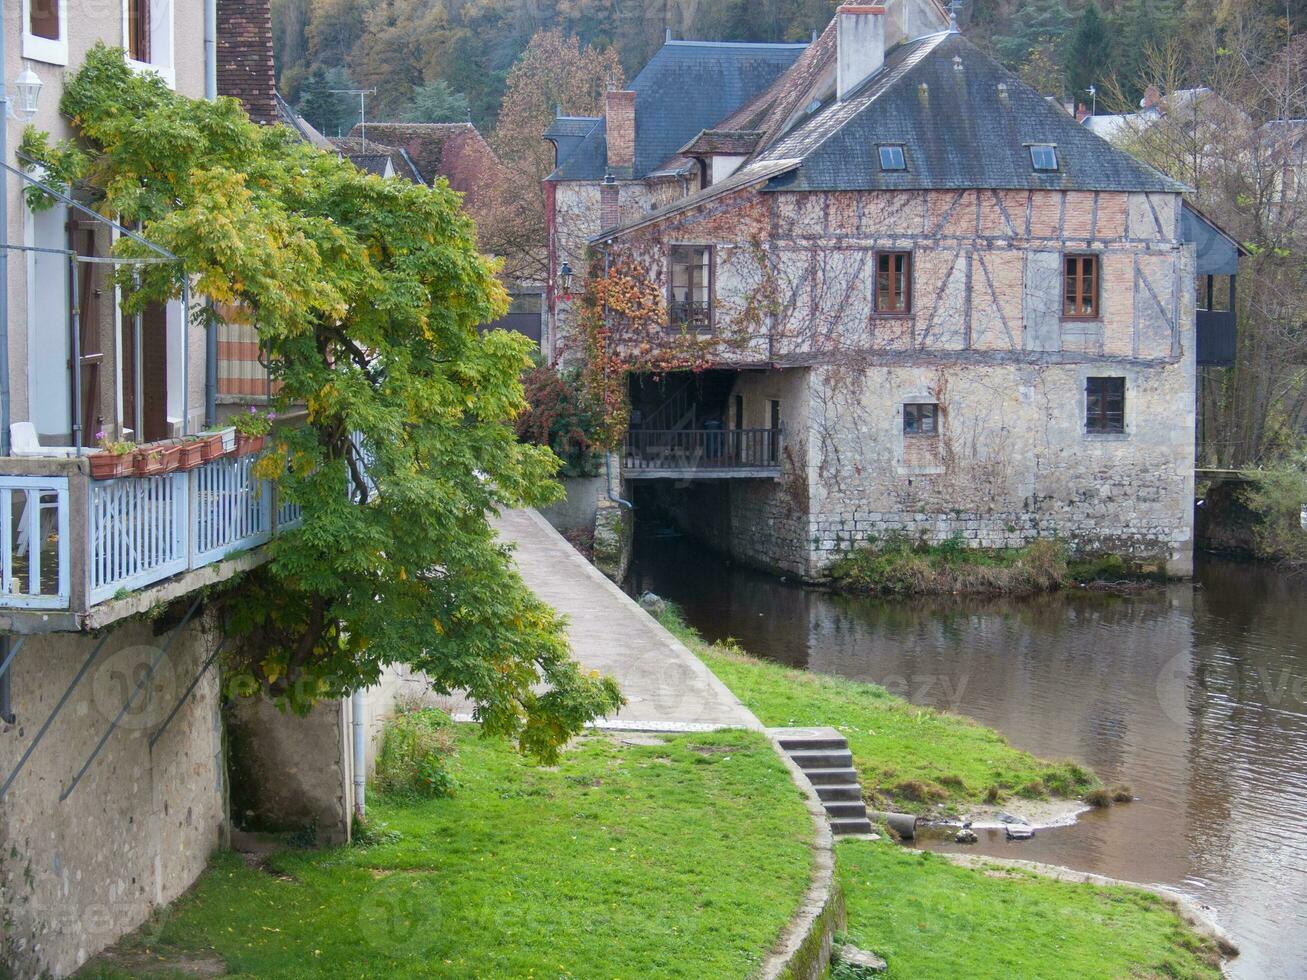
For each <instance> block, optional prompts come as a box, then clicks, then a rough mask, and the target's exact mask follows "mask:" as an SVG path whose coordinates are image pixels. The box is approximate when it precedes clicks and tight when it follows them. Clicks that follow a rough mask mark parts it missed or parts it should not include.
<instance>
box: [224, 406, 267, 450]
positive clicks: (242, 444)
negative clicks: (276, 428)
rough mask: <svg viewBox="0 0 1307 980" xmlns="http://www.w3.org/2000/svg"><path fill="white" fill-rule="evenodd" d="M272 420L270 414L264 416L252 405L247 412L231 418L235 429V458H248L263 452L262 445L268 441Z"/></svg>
mask: <svg viewBox="0 0 1307 980" xmlns="http://www.w3.org/2000/svg"><path fill="white" fill-rule="evenodd" d="M273 418H274V416H273V415H272V414H271V413H269V414H267V415H264V414H263V413H262V412H259V411H258V410H256V409H255V408H254V406H253V405H251V406H250V410H249V411H248V412H242V413H241V414H240V415H236V416H234V417H233V418H232V424H233V425H234V426H235V428H236V455H237V456H248V455H249V454H250V453H257V452H261V451H262V450H263V446H264V443H266V442H267V441H268V433H269V432H271V431H272V420H273Z"/></svg>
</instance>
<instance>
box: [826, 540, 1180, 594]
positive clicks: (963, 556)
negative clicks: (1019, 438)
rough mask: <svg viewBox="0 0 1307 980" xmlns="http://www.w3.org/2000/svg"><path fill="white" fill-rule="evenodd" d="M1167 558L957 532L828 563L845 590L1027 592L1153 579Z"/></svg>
mask: <svg viewBox="0 0 1307 980" xmlns="http://www.w3.org/2000/svg"><path fill="white" fill-rule="evenodd" d="M1165 567H1166V563H1165V562H1164V561H1163V562H1160V563H1146V562H1145V563H1140V562H1131V561H1128V560H1126V559H1125V558H1123V557H1121V556H1120V555H1101V556H1091V557H1077V558H1073V557H1071V556H1070V555H1069V553H1068V551H1067V549H1066V546H1065V545H1064V544H1063V543H1062V542H1060V541H1056V540H1052V539H1049V538H1040V539H1037V540H1035V541H1032V542H1030V544H1028V545H1026V546H1025V547H1024V548H968V547H967V546H966V543H965V542H964V541H963V539H962V538H959V537H954V538H949V539H948V540H947V541H945V542H943V543H942V544H928V543H926V542H924V541H918V540H913V539H911V538H908V537H904V536H896V537H890V538H885V539H884V540H881V541H870V542H868V543H867V544H865V545H861V546H859V547H857V548H855V549H853V550H852V551H849V552H847V553H846V554H844V555H843V556H841V557H840V558H839V560H838V561H836V562H835V563H834V564H833V565H832V566H831V569H830V577H831V581H832V583H833V584H834V585H835V586H836V587H837V588H839V589H841V590H843V591H847V592H862V593H879V594H881V595H961V594H980V595H985V594H998V593H1010V594H1030V593H1034V592H1051V591H1053V590H1055V589H1061V588H1066V587H1068V586H1071V585H1075V584H1077V583H1082V582H1089V583H1097V582H1117V581H1121V580H1126V579H1138V578H1152V577H1156V576H1157V575H1158V574H1159V573H1164V571H1165Z"/></svg>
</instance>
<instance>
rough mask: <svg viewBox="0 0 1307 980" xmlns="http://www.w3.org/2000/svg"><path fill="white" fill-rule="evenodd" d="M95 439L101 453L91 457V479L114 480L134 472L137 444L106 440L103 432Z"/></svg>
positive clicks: (97, 434)
mask: <svg viewBox="0 0 1307 980" xmlns="http://www.w3.org/2000/svg"><path fill="white" fill-rule="evenodd" d="M95 438H96V441H97V442H98V443H99V445H100V451H99V452H98V453H92V454H91V456H90V460H91V479H93V480H112V479H115V478H116V477H120V476H127V475H128V474H129V473H131V472H132V450H133V449H135V448H136V445H135V443H131V442H128V441H126V440H121V439H120V440H115V439H106V438H105V435H104V433H103V432H97V433H96V434H95Z"/></svg>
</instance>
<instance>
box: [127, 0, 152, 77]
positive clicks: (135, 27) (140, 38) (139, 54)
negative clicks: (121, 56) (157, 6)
mask: <svg viewBox="0 0 1307 980" xmlns="http://www.w3.org/2000/svg"><path fill="white" fill-rule="evenodd" d="M127 55H128V57H130V58H131V59H132V60H133V61H140V62H144V63H146V64H148V63H149V61H150V0H127Z"/></svg>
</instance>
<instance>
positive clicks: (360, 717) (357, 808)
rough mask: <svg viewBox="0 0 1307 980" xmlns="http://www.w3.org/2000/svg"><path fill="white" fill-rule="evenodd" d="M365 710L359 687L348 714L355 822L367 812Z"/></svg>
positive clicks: (351, 701)
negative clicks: (351, 719) (351, 733)
mask: <svg viewBox="0 0 1307 980" xmlns="http://www.w3.org/2000/svg"><path fill="white" fill-rule="evenodd" d="M365 709H366V705H365V704H364V699H363V688H361V687H360V688H358V689H357V690H356V691H355V692H354V694H353V696H352V697H351V698H350V714H351V715H353V717H354V818H355V819H356V820H362V819H363V816H364V814H365V813H366V812H367V808H366V805H365V804H366V799H365V797H366V794H367V790H368V751H367V744H368V741H367V726H366V724H365V718H364V712H365Z"/></svg>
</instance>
